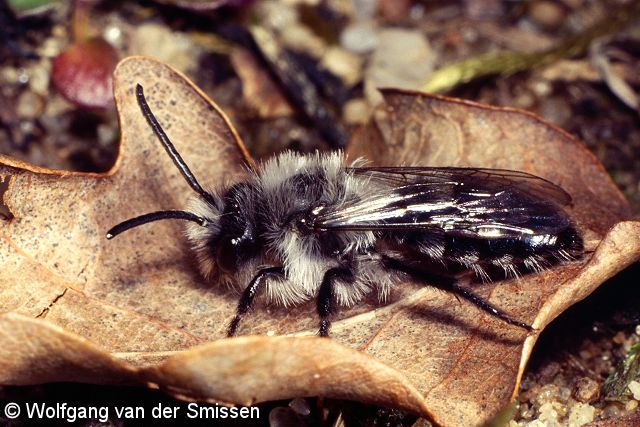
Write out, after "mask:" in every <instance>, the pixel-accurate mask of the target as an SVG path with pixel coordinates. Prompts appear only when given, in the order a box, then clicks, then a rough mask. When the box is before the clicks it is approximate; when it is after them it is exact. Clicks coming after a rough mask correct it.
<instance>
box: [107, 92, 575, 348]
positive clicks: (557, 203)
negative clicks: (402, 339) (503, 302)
mask: <svg viewBox="0 0 640 427" xmlns="http://www.w3.org/2000/svg"><path fill="white" fill-rule="evenodd" d="M136 96H137V100H138V103H139V105H140V108H141V110H142V113H143V114H144V116H145V117H146V119H147V121H148V122H149V124H150V125H151V127H152V128H153V131H154V132H155V134H156V135H157V136H158V138H159V139H160V141H161V143H162V145H163V146H164V148H165V150H166V151H167V153H168V154H169V156H170V157H171V159H172V160H173V162H174V163H175V165H176V166H177V167H178V169H179V170H180V172H181V173H182V175H183V176H184V178H185V180H186V181H187V183H188V184H189V185H190V186H191V188H193V190H194V191H195V192H196V195H195V197H193V199H192V200H191V201H190V203H189V205H188V208H187V210H186V211H181V210H170V211H159V212H153V213H149V214H145V215H142V216H139V217H136V218H132V219H129V220H127V221H124V222H122V223H120V224H118V225H116V226H115V227H113V228H112V229H111V230H109V232H108V234H107V238H109V239H111V238H113V237H114V236H116V235H118V234H120V233H122V232H123V231H125V230H128V229H130V228H133V227H137V226H139V225H142V224H146V223H148V222H152V221H156V220H160V219H183V220H187V221H190V223H189V224H188V226H187V232H186V234H187V238H188V240H189V242H190V244H191V246H192V247H193V250H194V251H195V254H196V255H197V258H198V261H199V264H200V268H201V270H202V273H203V274H204V276H205V277H211V276H214V275H215V276H216V277H217V278H218V279H219V280H220V281H222V282H228V283H233V284H236V285H239V286H244V292H243V293H242V297H241V298H240V301H239V303H238V307H237V312H236V316H235V318H234V319H233V320H232V321H231V323H230V325H229V327H228V335H229V336H231V335H234V334H235V332H236V330H237V328H238V325H239V322H240V320H241V318H242V317H243V316H244V315H245V314H246V313H247V311H248V310H249V309H250V308H251V305H252V303H253V301H254V299H255V297H256V296H257V295H258V294H259V293H260V292H263V293H264V294H265V295H266V297H267V299H268V300H269V301H272V302H276V303H279V304H282V305H285V306H286V305H290V304H297V303H302V302H305V301H308V300H310V299H315V300H316V307H317V312H318V315H319V317H320V326H319V334H320V335H321V336H327V335H328V334H329V328H330V317H331V315H332V313H334V312H335V311H336V308H337V307H338V306H350V305H353V304H355V303H357V302H358V301H359V300H361V299H362V298H363V297H364V296H365V295H366V294H368V293H370V292H377V294H378V295H379V297H380V299H381V300H384V299H385V297H386V296H387V295H388V294H389V291H390V290H391V288H392V287H393V286H394V284H395V283H397V282H398V281H399V279H400V278H399V277H398V276H409V277H410V278H412V279H415V280H418V281H422V282H423V283H425V285H426V284H428V285H431V286H437V287H439V288H442V289H445V290H447V291H449V292H453V293H454V294H456V295H458V296H460V297H462V298H464V299H466V300H468V301H470V302H472V303H473V304H475V305H476V306H477V307H479V308H480V309H482V310H484V311H486V312H488V313H490V314H492V315H494V316H496V317H498V318H500V319H502V320H504V321H506V322H508V323H510V324H513V325H517V326H519V327H522V328H525V329H528V330H530V329H531V327H530V326H529V325H528V324H526V323H524V322H521V321H519V320H516V319H513V318H512V317H510V316H509V315H507V314H506V313H504V312H503V311H501V310H500V309H498V308H497V307H494V306H493V305H491V304H490V303H489V302H487V301H486V300H484V299H482V298H481V297H479V296H478V295H476V294H475V293H473V292H472V291H471V290H469V288H468V287H467V286H463V285H461V284H459V282H460V280H459V279H460V277H461V276H464V275H465V274H466V275H472V276H474V277H475V278H476V279H477V280H481V281H489V280H491V279H494V278H510V277H517V276H518V275H519V274H524V273H530V272H539V271H541V270H543V269H544V268H546V267H549V266H551V265H552V264H555V263H559V262H566V261H570V260H574V259H577V258H579V257H580V256H581V255H582V253H583V244H582V238H581V237H580V235H579V233H578V232H577V231H576V228H575V227H574V225H573V224H572V222H571V220H570V219H569V217H568V216H567V214H566V213H565V212H564V211H563V209H562V207H563V206H564V205H566V204H568V203H569V202H570V200H571V199H570V197H569V195H568V194H567V193H566V192H565V191H564V190H563V189H561V188H560V187H558V186H557V185H555V184H553V183H551V182H549V181H546V180H544V179H542V178H539V177H536V176H533V175H530V174H527V173H524V172H517V171H511V170H499V169H482V168H455V167H361V166H358V165H352V166H345V165H344V160H343V156H342V153H340V152H332V153H326V154H320V153H316V154H312V155H302V154H296V153H293V152H285V153H282V154H280V155H277V156H275V157H273V158H271V159H269V160H267V161H266V162H264V163H262V165H260V166H259V167H258V168H257V170H254V171H250V176H249V178H248V179H247V180H246V181H245V182H240V183H237V184H235V185H232V186H231V187H229V188H226V189H223V190H220V191H217V192H207V191H205V190H203V189H202V187H201V186H200V184H199V183H198V181H197V180H196V178H195V177H194V176H193V174H192V173H191V171H190V170H189V167H188V166H187V165H186V164H185V162H184V161H183V159H182V158H181V157H180V155H179V154H178V152H177V151H176V149H175V147H174V146H173V144H172V143H171V142H170V141H169V138H168V137H167V135H166V134H165V133H164V131H163V130H162V128H161V126H160V124H159V123H158V121H157V120H156V118H155V117H154V115H153V113H152V112H151V110H150V109H149V106H148V105H147V102H146V100H145V97H144V93H143V89H142V87H141V86H140V85H138V86H137V88H136Z"/></svg>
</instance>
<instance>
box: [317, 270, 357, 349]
mask: <svg viewBox="0 0 640 427" xmlns="http://www.w3.org/2000/svg"><path fill="white" fill-rule="evenodd" d="M336 279H340V280H342V281H345V282H352V281H353V272H352V271H351V269H349V268H347V267H335V268H330V269H329V270H327V271H326V272H325V273H324V277H323V278H322V283H321V284H320V289H319V290H318V298H317V300H316V308H317V310H318V316H320V328H319V329H318V335H320V336H321V337H328V336H329V329H330V328H331V320H329V316H331V314H332V313H333V312H334V311H335V306H334V305H335V300H336V297H335V292H334V287H333V284H334V281H335V280H336Z"/></svg>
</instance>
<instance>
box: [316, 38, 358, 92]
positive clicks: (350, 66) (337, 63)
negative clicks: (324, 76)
mask: <svg viewBox="0 0 640 427" xmlns="http://www.w3.org/2000/svg"><path fill="white" fill-rule="evenodd" d="M321 64H322V66H323V67H324V68H326V69H327V70H329V71H331V72H332V73H333V74H335V75H336V76H338V77H340V78H341V79H342V81H343V82H344V83H345V84H346V85H347V86H353V85H355V84H356V83H358V82H359V81H360V79H361V77H362V73H361V69H362V57H360V56H358V55H355V54H353V53H351V52H349V51H348V50H345V49H342V48H340V47H335V46H334V47H330V48H329V49H327V51H326V53H325V54H324V56H323V57H322V62H321Z"/></svg>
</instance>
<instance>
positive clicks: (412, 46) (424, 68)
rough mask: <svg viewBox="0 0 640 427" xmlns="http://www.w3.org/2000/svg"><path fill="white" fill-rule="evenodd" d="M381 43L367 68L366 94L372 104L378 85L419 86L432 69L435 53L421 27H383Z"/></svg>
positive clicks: (377, 101) (418, 87) (380, 35)
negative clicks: (413, 28) (418, 29)
mask: <svg viewBox="0 0 640 427" xmlns="http://www.w3.org/2000/svg"><path fill="white" fill-rule="evenodd" d="M378 36H379V40H380V42H379V44H378V46H377V47H376V50H375V52H373V55H372V56H371V59H370V61H369V65H368V67H367V70H366V71H365V79H364V80H365V82H364V84H365V95H366V97H367V99H368V100H369V103H371V104H372V105H377V104H378V103H379V102H380V101H381V100H382V96H381V95H380V93H379V92H378V90H377V89H378V88H379V87H396V88H405V89H420V87H421V86H422V84H423V83H424V81H425V80H426V78H427V76H428V75H429V74H431V71H432V70H433V62H434V59H435V54H434V52H433V50H432V49H431V47H430V46H429V43H428V42H427V39H426V38H425V37H424V35H423V34H422V33H421V32H420V31H416V30H406V29H400V28H394V29H385V30H382V31H380V33H379V34H378Z"/></svg>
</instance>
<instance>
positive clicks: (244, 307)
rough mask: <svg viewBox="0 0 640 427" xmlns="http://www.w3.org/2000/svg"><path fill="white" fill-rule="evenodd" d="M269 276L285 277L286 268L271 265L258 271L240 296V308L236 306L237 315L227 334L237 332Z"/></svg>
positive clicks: (232, 334) (230, 335)
mask: <svg viewBox="0 0 640 427" xmlns="http://www.w3.org/2000/svg"><path fill="white" fill-rule="evenodd" d="M269 276H276V277H283V276H284V268H282V267H269V268H263V269H262V270H260V271H258V273H257V274H256V275H255V276H254V277H253V279H251V282H249V286H247V287H246V288H245V290H244V292H243V293H242V296H241V297H240V301H238V308H236V316H235V317H234V318H233V320H232V321H231V322H230V323H229V327H228V328H227V336H228V337H232V336H234V335H235V334H236V331H237V329H238V325H239V324H240V320H242V317H243V316H244V315H245V314H247V312H248V311H249V309H250V308H251V306H252V305H253V300H254V299H255V297H256V295H257V294H258V290H259V289H260V286H261V285H262V284H264V283H265V280H266V279H267V278H268V277H269Z"/></svg>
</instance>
